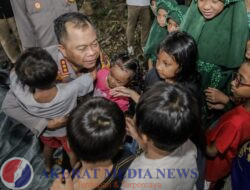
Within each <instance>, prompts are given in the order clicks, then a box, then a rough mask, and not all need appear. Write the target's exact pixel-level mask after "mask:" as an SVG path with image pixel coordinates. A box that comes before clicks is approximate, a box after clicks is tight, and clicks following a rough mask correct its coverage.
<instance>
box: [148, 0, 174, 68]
mask: <svg viewBox="0 0 250 190" xmlns="http://www.w3.org/2000/svg"><path fill="white" fill-rule="evenodd" d="M167 2H168V3H167ZM167 5H168V6H167ZM176 5H177V3H176V1H174V0H169V1H167V0H158V1H157V2H156V18H155V19H154V22H153V24H152V26H151V29H150V32H149V36H148V39H147V43H146V46H145V48H144V56H145V58H146V60H147V64H148V70H150V69H152V68H153V66H155V62H156V54H157V53H156V52H157V48H158V46H159V45H160V43H161V41H162V40H163V39H164V38H165V37H166V35H167V34H168V31H167V30H166V18H167V12H168V11H169V10H171V9H170V8H173V7H174V6H176Z"/></svg>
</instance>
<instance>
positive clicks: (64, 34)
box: [2, 12, 110, 136]
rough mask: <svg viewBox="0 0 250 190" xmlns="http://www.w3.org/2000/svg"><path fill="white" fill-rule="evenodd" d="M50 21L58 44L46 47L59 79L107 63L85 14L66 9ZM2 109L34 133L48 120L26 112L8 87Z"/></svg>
mask: <svg viewBox="0 0 250 190" xmlns="http://www.w3.org/2000/svg"><path fill="white" fill-rule="evenodd" d="M54 25H55V33H56V36H57V39H58V42H59V45H57V46H51V47H48V48H46V50H47V51H48V52H49V53H50V54H51V55H52V57H53V59H54V60H55V61H56V62H57V65H58V68H59V73H58V81H59V82H68V81H71V80H74V79H75V78H77V76H78V75H79V74H81V73H83V72H95V71H97V70H98V69H100V68H105V67H109V66H110V63H109V61H108V59H107V57H106V56H105V55H104V54H103V53H102V52H101V51H100V47H99V43H98V41H97V35H96V31H95V28H94V27H93V25H92V24H91V22H90V21H89V19H88V18H87V17H86V16H84V15H83V14H81V13H76V12H74V13H66V14H64V15H62V16H60V17H59V18H57V19H56V20H55V22H54ZM2 110H3V111H4V112H5V113H6V115H8V116H10V117H12V118H14V119H16V120H17V121H19V122H20V123H22V124H24V125H25V126H26V127H27V128H29V129H30V130H31V131H32V132H33V133H34V134H35V135H36V136H39V135H40V134H41V133H42V132H43V130H44V129H45V128H46V127H47V126H48V124H49V123H48V122H49V121H48V120H46V119H43V118H37V117H34V116H32V115H29V114H28V113H26V112H25V111H24V110H23V109H22V108H21V107H20V106H19V105H18V104H17V102H16V99H15V96H14V94H13V93H12V92H11V91H9V92H8V93H7V95H6V97H5V99H4V102H3V104H2ZM52 121H53V120H52ZM62 121H63V120H62ZM57 125H58V126H60V122H58V123H56V124H55V125H54V124H53V125H52V127H51V128H53V127H56V126H57Z"/></svg>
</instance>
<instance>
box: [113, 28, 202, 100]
mask: <svg viewBox="0 0 250 190" xmlns="http://www.w3.org/2000/svg"><path fill="white" fill-rule="evenodd" d="M196 57H197V47H196V43H195V41H194V39H193V38H192V37H191V36H189V35H188V34H186V33H184V32H179V31H177V32H173V33H171V34H169V35H168V36H167V37H166V39H165V40H164V41H163V42H162V43H161V45H160V47H159V49H158V52H157V62H156V67H155V68H153V69H151V70H150V71H149V72H148V74H147V76H146V79H145V87H149V86H151V85H153V84H155V83H156V82H158V81H165V82H170V83H175V82H179V83H183V84H184V85H185V86H186V87H187V88H189V89H190V91H192V92H193V93H194V95H195V96H196V97H197V98H199V95H200V90H199V74H198V72H197V71H196V63H195V62H196ZM112 95H113V96H115V97H117V96H127V97H131V98H132V99H133V100H134V101H136V100H138V99H139V98H137V99H136V98H133V97H135V95H134V92H133V91H132V90H130V89H127V88H123V87H117V88H114V89H113V90H112ZM136 102H137V101H136Z"/></svg>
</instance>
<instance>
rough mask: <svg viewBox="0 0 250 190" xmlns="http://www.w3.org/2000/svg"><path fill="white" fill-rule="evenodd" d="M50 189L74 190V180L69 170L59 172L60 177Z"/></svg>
mask: <svg viewBox="0 0 250 190" xmlns="http://www.w3.org/2000/svg"><path fill="white" fill-rule="evenodd" d="M50 190H74V185H73V181H72V179H71V177H70V174H69V172H68V170H65V172H64V175H62V174H59V178H57V179H56V180H55V181H54V182H53V184H52V186H51V187H50Z"/></svg>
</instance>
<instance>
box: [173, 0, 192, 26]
mask: <svg viewBox="0 0 250 190" xmlns="http://www.w3.org/2000/svg"><path fill="white" fill-rule="evenodd" d="M187 10H188V7H187V6H185V5H178V6H176V8H175V9H174V10H172V11H170V12H169V13H168V17H169V18H171V19H172V20H173V21H175V22H176V23H177V24H178V25H180V24H181V22H182V21H183V18H184V15H185V13H186V12H187Z"/></svg>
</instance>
